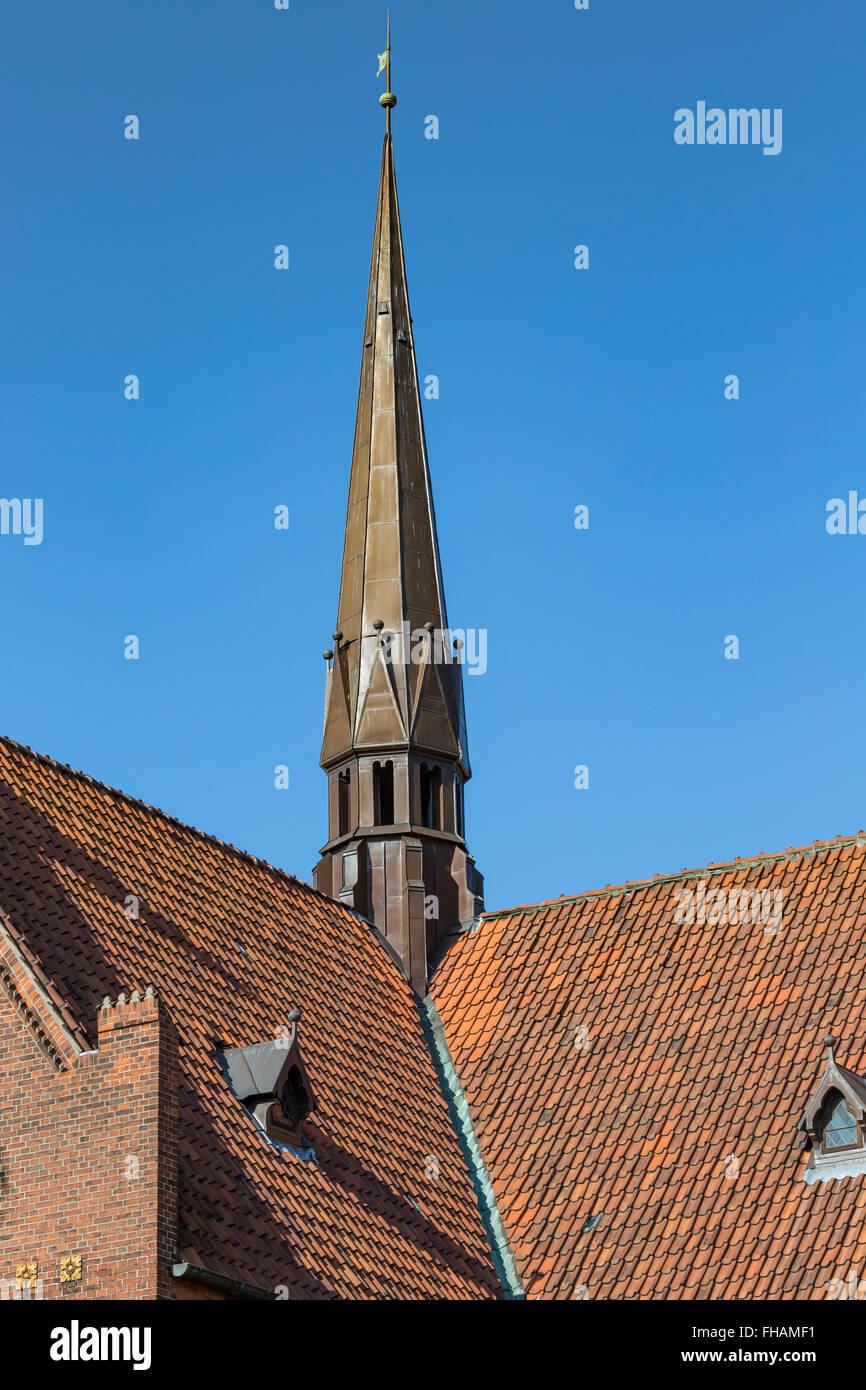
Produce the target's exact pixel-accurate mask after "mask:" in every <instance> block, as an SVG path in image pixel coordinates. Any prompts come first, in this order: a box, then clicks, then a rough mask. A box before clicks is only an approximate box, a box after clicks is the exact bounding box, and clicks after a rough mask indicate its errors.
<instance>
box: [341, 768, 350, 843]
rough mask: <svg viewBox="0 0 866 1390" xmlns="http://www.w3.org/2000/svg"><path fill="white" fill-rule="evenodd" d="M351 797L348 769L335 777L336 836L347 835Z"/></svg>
mask: <svg viewBox="0 0 866 1390" xmlns="http://www.w3.org/2000/svg"><path fill="white" fill-rule="evenodd" d="M351 795H352V773H351V771H350V770H349V768H346V769H345V771H344V772H340V773H338V775H337V834H338V835H348V833H349V817H350V806H351V800H350V799H351Z"/></svg>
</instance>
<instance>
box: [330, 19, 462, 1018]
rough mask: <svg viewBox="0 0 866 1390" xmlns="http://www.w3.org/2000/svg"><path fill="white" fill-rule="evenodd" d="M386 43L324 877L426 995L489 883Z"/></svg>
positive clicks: (336, 660)
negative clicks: (448, 599) (436, 954)
mask: <svg viewBox="0 0 866 1390" xmlns="http://www.w3.org/2000/svg"><path fill="white" fill-rule="evenodd" d="M390 49H391V43H390V20H389V26H388V45H387V48H386V50H385V53H384V54H380V55H379V64H380V72H381V71H382V70H383V68H384V70H385V72H386V74H387V79H388V80H387V87H388V90H387V91H386V92H385V93H383V95H382V96H381V97H380V102H381V104H382V105H383V106H384V107H385V109H386V129H385V139H384V144H383V148H382V164H381V169H380V174H379V194H378V201H377V206H376V222H375V228H374V232H373V256H372V261H371V266H370V280H369V285H368V291H367V313H366V319H365V326H364V346H363V351H362V361H361V381H360V388H359V392H358V407H357V416H356V423H355V441H354V448H353V452H352V468H351V475H350V481H349V502H348V510H347V514H346V529H345V541H344V546H343V566H342V576H341V582H340V597H339V603H338V607H337V624H336V629H335V632H334V637H333V641H334V647H333V650H332V651H330V650H329V651H328V652H327V653H326V657H327V660H328V678H327V689H326V697H325V730H324V738H323V743H322V756H321V764H322V767H323V768H324V769H325V770H326V771H327V773H328V784H329V833H328V843H327V844H326V845H325V848H324V849H323V851H322V859H321V861H320V863H319V865H318V866H317V869H316V875H315V877H316V883H317V886H318V887H320V888H322V889H323V890H324V891H325V892H328V893H330V894H331V895H332V896H333V897H338V898H341V899H342V900H343V901H345V902H347V903H350V904H351V905H352V906H353V907H354V908H355V909H356V910H357V911H359V912H361V913H362V914H363V915H365V916H368V917H370V918H371V920H373V921H374V922H375V923H376V925H377V926H378V927H379V928H380V930H381V931H382V933H383V934H384V935H385V936H386V937H387V939H388V940H389V942H390V943H391V944H392V945H393V946H394V948H395V950H396V951H397V952H398V953H399V955H400V956H401V958H402V960H403V962H404V964H405V966H406V969H407V972H408V974H409V976H410V979H411V980H412V983H413V985H414V987H415V988H416V990H417V991H418V992H419V993H421V994H423V993H424V990H425V988H426V978H427V959H428V954H429V952H430V951H431V950H432V949H433V947H434V946H435V945H436V943H437V941H438V940H439V939H440V938H441V937H442V936H443V935H445V933H446V932H447V931H448V930H450V929H453V928H454V927H456V926H457V925H458V924H460V923H463V922H466V921H471V920H472V918H473V917H474V916H475V915H476V912H477V911H478V909H479V907H480V905H481V882H482V881H481V877H480V875H479V874H477V872H476V870H475V867H474V861H473V860H472V859H471V858H470V857H469V856H468V855H467V853H466V848H465V842H464V827H463V786H464V784H465V782H466V781H467V780H468V779H469V777H470V775H471V774H470V768H469V760H468V753H467V747H466V728H465V719H464V713H463V688H462V678H461V668H460V665H459V664H458V662H457V661H456V660H455V650H454V647H453V645H452V638H451V635H450V633H449V630H448V619H447V614H446V609H445V596H444V589H443V584H442V568H441V564H440V559H439V545H438V539H437V535H436V520H435V514H434V510H433V497H432V492H431V487H430V473H429V468H428V463H427V445H426V440H425V436H424V422H423V418H422V413H421V393H420V389H419V383H418V367H417V363H416V360H415V346H414V340H413V334H412V318H411V315H410V312H409V296H408V291H407V286H406V267H405V261H404V256H403V238H402V231H401V226H400V211H399V205H398V201H397V185H396V179H395V175H394V152H393V148H392V143H391V111H392V109H393V107H394V105H395V104H396V100H397V98H396V97H395V96H394V95H393V93H392V92H391V90H390V86H391V83H390V75H391V52H390Z"/></svg>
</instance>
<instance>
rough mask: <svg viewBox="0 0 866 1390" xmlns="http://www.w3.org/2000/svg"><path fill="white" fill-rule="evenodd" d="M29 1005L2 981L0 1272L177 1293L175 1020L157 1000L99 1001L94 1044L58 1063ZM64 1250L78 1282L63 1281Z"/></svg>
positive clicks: (55, 1287) (96, 1288) (47, 1290)
mask: <svg viewBox="0 0 866 1390" xmlns="http://www.w3.org/2000/svg"><path fill="white" fill-rule="evenodd" d="M22 990H23V991H24V994H25V996H26V993H27V991H26V989H25V988H24V986H22ZM25 1011H26V998H22V995H21V994H17V993H13V994H12V995H10V993H9V992H8V990H7V988H5V987H4V986H3V985H2V984H0V1279H4V1280H14V1279H15V1273H16V1266H17V1265H19V1264H23V1263H30V1262H31V1261H37V1262H38V1277H39V1279H40V1281H41V1285H42V1296H43V1297H44V1298H50V1299H60V1298H72V1299H79V1298H82V1299H94V1298H122V1299H154V1298H173V1297H174V1296H175V1285H176V1281H175V1280H174V1279H173V1278H172V1274H171V1264H172V1259H173V1256H174V1246H175V1240H176V1232H177V1097H178V1071H177V1040H176V1035H175V1032H174V1028H173V1026H172V1024H171V1021H170V1020H169V1019H168V1018H167V1016H166V1015H165V1012H164V1011H163V1009H162V1007H161V1005H160V1004H159V1001H158V1000H157V999H154V998H142V999H141V1000H136V1001H135V1002H132V1001H131V1002H129V1003H123V1004H120V1003H118V1004H115V1005H113V1006H111V1007H109V1008H103V1009H101V1010H100V1011H99V1033H98V1036H99V1045H98V1048H97V1050H96V1051H95V1052H93V1053H89V1054H84V1055H79V1056H77V1057H75V1056H74V1055H72V1052H71V1050H70V1053H69V1055H68V1057H67V1060H66V1062H65V1063H62V1062H61V1063H60V1064H59V1065H58V1062H57V1061H56V1060H52V1058H51V1057H50V1056H49V1055H47V1052H46V1050H45V1049H44V1048H41V1047H40V1045H39V1042H38V1040H37V1037H36V1036H35V1035H34V1031H33V1028H32V1027H31V1025H30V1023H28V1021H27V1019H26V1018H25V1016H24V1014H25ZM31 1011H32V995H31ZM67 1255H81V1256H82V1276H83V1277H82V1279H81V1281H80V1282H77V1283H71V1284H64V1283H61V1280H60V1261H61V1258H62V1257H63V1256H67ZM6 1296H7V1297H8V1296H9V1295H8V1293H7V1294H6Z"/></svg>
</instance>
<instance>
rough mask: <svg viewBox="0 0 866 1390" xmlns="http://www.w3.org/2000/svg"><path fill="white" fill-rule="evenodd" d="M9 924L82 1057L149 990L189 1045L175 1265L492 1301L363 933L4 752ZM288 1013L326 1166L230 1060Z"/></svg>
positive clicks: (430, 1096)
mask: <svg viewBox="0 0 866 1390" xmlns="http://www.w3.org/2000/svg"><path fill="white" fill-rule="evenodd" d="M131 893H132V894H139V895H140V896H141V899H142V905H141V915H140V918H139V920H130V919H129V918H127V916H126V915H125V913H124V903H125V900H126V899H127V896H128V895H129V894H131ZM0 909H2V911H3V912H5V913H6V914H7V916H8V919H9V921H10V922H11V927H12V930H13V932H15V933H16V934H17V935H18V936H19V937H20V936H22V935H23V938H24V943H23V944H24V949H25V950H26V951H27V953H28V954H29V956H30V958H31V959H32V960H34V961H35V963H36V966H37V969H39V970H41V972H43V974H44V976H46V977H47V978H48V980H49V981H50V985H51V987H52V988H51V991H50V992H51V997H52V998H53V999H54V1000H55V1002H56V1003H57V1004H58V1008H59V1009H60V1011H61V1013H62V1017H63V1020H64V1022H65V1023H66V1024H67V1025H68V1026H69V1028H70V1030H71V1031H72V1033H73V1034H74V1035H75V1036H77V1037H78V1038H79V1040H80V1041H82V1042H87V1040H89V1045H90V1046H91V1047H95V1046H96V1022H97V1010H98V1008H99V1006H100V1004H101V1002H102V999H103V997H104V996H105V995H109V996H110V997H111V998H112V999H114V998H116V996H117V995H118V993H119V992H120V991H121V990H123V991H126V992H127V993H128V992H129V991H131V990H133V989H138V990H142V991H143V990H144V989H145V988H146V986H148V985H154V986H157V987H158V989H159V992H160V995H161V997H162V1000H163V1002H164V1004H165V1005H166V1007H167V1010H168V1012H169V1014H170V1016H171V1018H172V1020H173V1021H174V1024H175V1026H176V1028H177V1030H178V1033H179V1037H180V1046H181V1073H182V1091H181V1098H180V1099H181V1156H180V1175H179V1224H180V1230H179V1240H178V1245H179V1257H180V1259H182V1260H186V1261H189V1262H190V1263H191V1264H194V1265H198V1266H202V1267H204V1268H206V1269H209V1270H211V1271H213V1272H215V1273H217V1274H223V1275H226V1276H228V1277H230V1278H233V1279H237V1280H243V1281H246V1282H247V1283H249V1284H252V1285H255V1286H256V1287H258V1288H262V1289H266V1290H270V1291H272V1290H274V1289H275V1288H276V1287H277V1285H287V1286H288V1288H289V1292H290V1297H292V1298H322V1297H324V1298H328V1297H341V1298H373V1299H375V1298H425V1297H435V1298H485V1297H496V1296H497V1293H498V1283H497V1280H496V1277H495V1274H494V1272H493V1267H492V1263H491V1258H490V1254H489V1250H488V1246H487V1243H486V1240H485V1237H484V1234H483V1230H482V1226H481V1222H480V1219H479V1215H478V1209H477V1205H476V1201H475V1196H474V1192H473V1188H472V1184H471V1181H470V1178H469V1175H468V1172H467V1169H466V1166H465V1163H464V1160H463V1157H462V1154H461V1151H460V1148H459V1145H458V1141H457V1138H456V1136H455V1133H454V1130H453V1127H452V1125H451V1122H450V1120H449V1116H448V1110H447V1106H446V1103H445V1100H444V1099H443V1096H442V1093H441V1091H440V1087H439V1083H438V1079H437V1074H436V1071H435V1069H434V1066H433V1062H432V1060H431V1056H430V1052H429V1050H428V1048H427V1045H426V1043H425V1040H424V1036H423V1032H422V1027H421V1022H420V1018H419V1014H418V1010H417V1006H416V1004H415V1002H414V998H413V995H412V993H411V990H410V989H409V986H408V984H407V983H406V981H405V979H403V978H402V976H401V975H400V973H399V972H398V970H397V968H396V966H395V965H394V963H393V962H392V960H391V959H390V958H389V956H388V954H387V953H386V951H385V949H384V948H383V945H382V943H381V941H380V940H379V939H378V938H377V937H376V936H375V935H374V933H373V930H372V928H371V927H369V926H368V925H367V924H365V923H363V922H362V921H361V920H359V919H358V918H357V917H355V916H354V915H353V914H352V913H350V912H349V911H347V910H346V909H345V908H343V907H342V906H341V905H340V904H338V903H335V902H333V901H331V900H330V899H329V898H325V897H324V896H322V895H321V894H318V893H316V892H315V890H314V889H312V888H310V887H308V886H307V885H306V884H303V883H300V882H298V881H297V880H296V879H293V878H291V877H289V876H288V875H287V874H284V873H281V872H280V871H279V870H277V869H274V868H272V867H271V866H269V865H267V864H265V863H263V862H261V861H260V860H256V859H253V858H251V857H250V856H247V855H244V854H242V853H240V852H239V851H237V850H235V849H233V848H232V847H230V846H228V845H225V844H223V843H221V842H220V841H218V840H216V839H213V838H211V837H209V836H207V835H204V834H201V833H200V832H198V831H196V830H193V829H191V828H190V827H189V826H186V825H182V824H181V823H180V822H178V821H175V820H173V819H171V818H170V817H169V816H166V815H164V814H163V813H162V812H159V811H156V810H154V809H153V808H151V807H148V806H145V805H144V804H142V803H141V802H137V801H134V800H132V799H131V798H129V797H126V796H124V795H122V793H120V792H116V791H113V790H112V789H110V788H107V787H105V786H103V785H102V784H100V783H97V782H94V781H93V780H92V779H90V778H87V777H85V776H83V775H82V774H79V773H75V772H72V771H71V770H70V769H67V768H63V767H61V766H60V765H58V764H57V763H54V762H53V761H51V760H50V759H47V758H42V757H39V756H37V755H36V754H33V753H31V752H30V751H29V750H28V749H23V748H21V747H20V746H19V745H17V744H14V743H12V742H10V741H8V740H0ZM294 1005H300V1006H301V1007H302V1009H303V1018H302V1023H301V1030H300V1045H301V1052H302V1056H303V1059H304V1062H305V1065H306V1067H307V1070H308V1072H309V1076H310V1080H311V1084H312V1086H313V1089H314V1092H315V1096H316V1102H317V1107H316V1113H315V1116H314V1117H313V1118H314V1120H315V1130H316V1139H315V1150H316V1158H317V1162H316V1163H311V1162H305V1161H303V1160H302V1159H301V1158H298V1157H296V1156H295V1155H294V1154H292V1153H290V1152H283V1151H280V1150H278V1149H276V1148H274V1147H272V1146H271V1145H269V1144H268V1142H267V1141H266V1140H265V1138H264V1137H263V1136H262V1135H261V1133H260V1131H258V1130H257V1129H256V1127H255V1125H254V1123H253V1121H252V1119H251V1118H250V1116H249V1115H248V1114H247V1113H246V1111H245V1110H244V1109H243V1107H242V1106H241V1104H240V1102H239V1101H237V1100H236V1099H235V1097H234V1096H233V1094H232V1093H231V1091H230V1090H229V1087H228V1085H227V1082H226V1080H225V1078H224V1076H223V1074H222V1071H221V1069H220V1065H219V1061H218V1058H217V1044H218V1042H222V1043H223V1044H226V1045H229V1046H242V1045H246V1044H249V1043H256V1042H262V1041H265V1040H267V1039H271V1038H273V1036H274V1030H275V1028H276V1027H278V1026H279V1025H281V1024H285V1021H286V1017H287V1014H288V1011H289V1009H290V1008H292V1007H293V1006H294ZM431 1156H432V1157H434V1158H435V1159H436V1161H437V1163H438V1178H437V1179H435V1180H433V1179H431V1178H428V1177H427V1176H425V1171H432V1170H433V1165H432V1164H430V1162H429V1160H430V1157H431Z"/></svg>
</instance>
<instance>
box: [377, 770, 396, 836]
mask: <svg viewBox="0 0 866 1390" xmlns="http://www.w3.org/2000/svg"><path fill="white" fill-rule="evenodd" d="M373 819H374V821H375V823H376V825H393V824H394V764H393V763H392V762H391V760H390V758H389V759H388V761H387V762H385V763H374V764H373Z"/></svg>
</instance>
